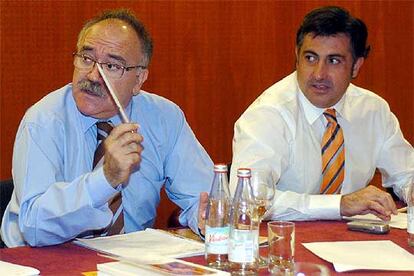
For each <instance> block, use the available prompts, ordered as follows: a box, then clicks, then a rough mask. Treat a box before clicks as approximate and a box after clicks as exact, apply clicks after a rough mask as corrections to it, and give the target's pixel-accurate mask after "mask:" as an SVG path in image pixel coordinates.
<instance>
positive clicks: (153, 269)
mask: <svg viewBox="0 0 414 276" xmlns="http://www.w3.org/2000/svg"><path fill="white" fill-rule="evenodd" d="M97 269H98V276H107V275H116V276H136V275H140V276H157V275H164V276H165V275H174V276H175V275H179V276H182V275H208V276H213V275H214V276H216V275H217V276H218V275H220V276H229V275H230V273H228V272H224V271H220V270H216V269H213V268H210V267H205V266H202V265H198V264H193V263H190V262H186V261H183V260H169V261H165V262H161V263H157V264H147V265H142V264H137V263H132V262H124V261H121V262H110V263H104V264H98V265H97Z"/></svg>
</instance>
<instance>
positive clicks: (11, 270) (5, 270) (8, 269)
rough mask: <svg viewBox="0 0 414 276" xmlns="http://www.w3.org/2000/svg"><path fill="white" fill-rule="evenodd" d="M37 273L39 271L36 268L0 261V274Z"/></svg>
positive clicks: (30, 274)
mask: <svg viewBox="0 0 414 276" xmlns="http://www.w3.org/2000/svg"><path fill="white" fill-rule="evenodd" d="M39 274H40V271H39V270H37V269H36V268H33V267H30V266H23V265H17V264H12V263H8V262H3V261H0V275H16V276H32V275H39Z"/></svg>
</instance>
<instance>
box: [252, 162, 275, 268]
mask: <svg viewBox="0 0 414 276" xmlns="http://www.w3.org/2000/svg"><path fill="white" fill-rule="evenodd" d="M250 185H251V193H252V197H253V200H254V204H255V206H256V208H255V209H256V213H257V214H256V216H257V221H258V222H257V223H258V224H259V227H260V223H261V222H262V219H263V217H265V215H266V214H267V212H268V211H269V210H270V208H271V207H272V202H273V198H274V196H275V183H273V178H272V175H271V172H270V170H267V169H254V168H253V169H252V170H251V178H250ZM258 262H259V266H261V267H264V266H267V259H266V258H263V257H261V256H260V254H259V258H258Z"/></svg>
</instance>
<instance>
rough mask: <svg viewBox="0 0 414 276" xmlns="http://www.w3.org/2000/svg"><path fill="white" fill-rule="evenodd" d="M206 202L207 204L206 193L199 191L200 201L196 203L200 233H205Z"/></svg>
mask: <svg viewBox="0 0 414 276" xmlns="http://www.w3.org/2000/svg"><path fill="white" fill-rule="evenodd" d="M207 204H208V193H207V192H201V193H200V201H199V203H198V229H200V232H201V234H202V235H204V234H205V228H206V211H207Z"/></svg>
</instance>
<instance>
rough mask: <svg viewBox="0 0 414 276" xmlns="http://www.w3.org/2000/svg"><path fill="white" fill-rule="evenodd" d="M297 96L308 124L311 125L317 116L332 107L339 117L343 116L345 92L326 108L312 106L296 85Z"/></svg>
mask: <svg viewBox="0 0 414 276" xmlns="http://www.w3.org/2000/svg"><path fill="white" fill-rule="evenodd" d="M298 90H299V93H298V98H299V102H300V104H301V105H302V107H303V111H304V113H305V117H306V120H307V121H308V123H309V124H310V125H312V124H313V123H314V122H315V121H316V120H318V118H319V117H320V116H321V115H322V114H323V112H324V111H325V110H326V109H328V108H334V109H335V110H336V115H337V116H339V117H342V118H343V117H344V102H345V100H346V94H347V93H346V92H345V94H344V95H343V96H342V98H341V99H340V100H339V101H338V102H337V103H336V104H335V105H334V106H331V107H328V108H319V107H316V106H314V105H313V104H312V103H311V102H310V101H309V100H308V98H306V97H305V95H304V94H303V92H302V90H301V89H300V87H299V85H298Z"/></svg>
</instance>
